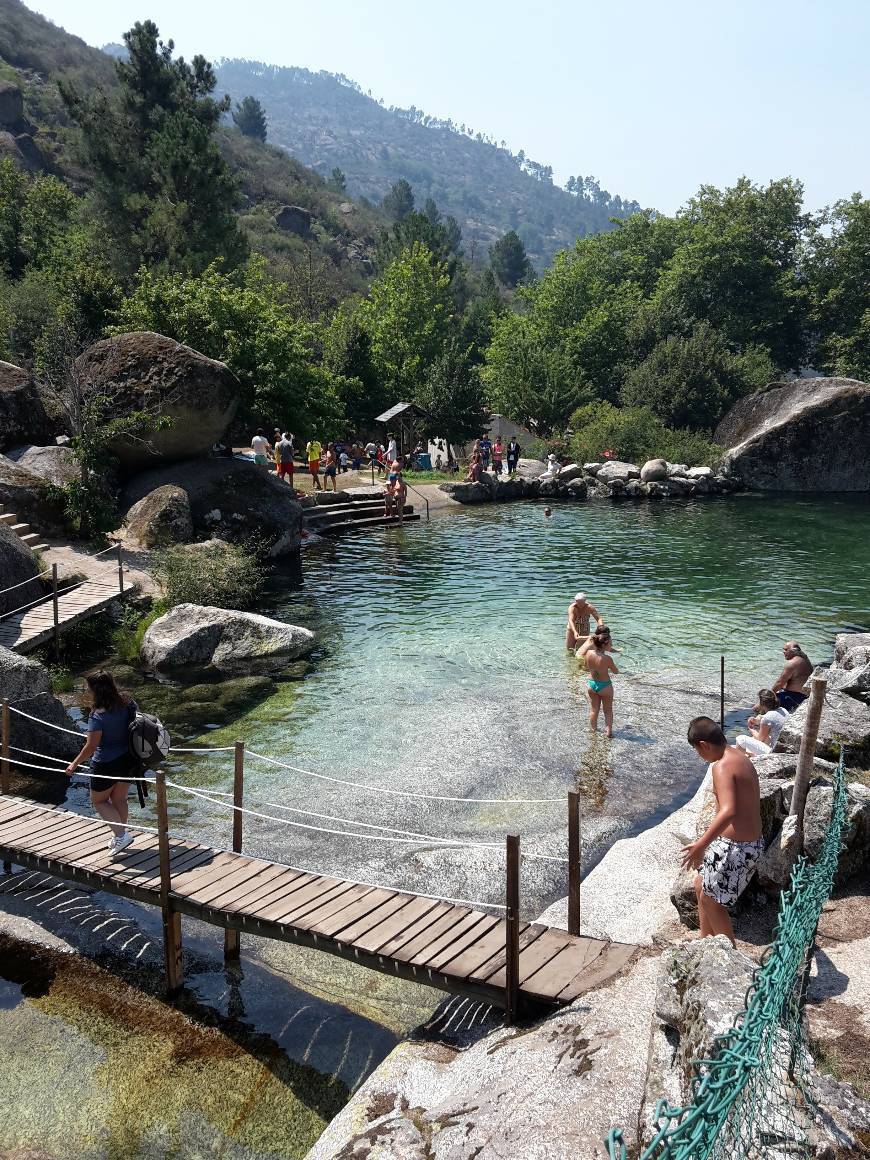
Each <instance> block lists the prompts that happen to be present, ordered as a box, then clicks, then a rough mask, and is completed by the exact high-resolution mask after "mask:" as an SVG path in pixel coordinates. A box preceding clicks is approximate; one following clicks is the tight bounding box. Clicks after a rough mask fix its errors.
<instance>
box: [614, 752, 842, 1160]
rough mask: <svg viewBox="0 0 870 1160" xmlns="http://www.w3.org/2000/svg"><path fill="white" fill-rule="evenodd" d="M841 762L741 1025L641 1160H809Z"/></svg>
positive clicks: (668, 1115) (621, 1159) (660, 1126)
mask: <svg viewBox="0 0 870 1160" xmlns="http://www.w3.org/2000/svg"><path fill="white" fill-rule="evenodd" d="M845 816H846V785H845V775H844V767H843V755H842V752H841V754H840V761H839V765H838V767H837V770H836V773H835V778H834V789H833V798H832V807H831V820H830V824H829V826H828V830H827V833H826V835H825V839H824V842H823V844H822V848H821V851H820V854H819V857H818V858H817V859H816V861H815V862H814V863H811V862H809V861H808V860H807V859H806V858H805V857H803V856H802V857H801V858H800V859H799V860H798V861H797V863H796V864H795V867H794V870H793V872H792V876H791V882H790V884H789V887H788V889H787V890H785V891H784V892H783V894H782V896H781V899H780V908H779V917H778V919H777V923H776V927H775V929H774V939H773V943H772V945H771V946H770V947H769V948H768V949H767V951H766V952H765V955H764V958H763V960H762V965H761V966H760V967H759V968H758V969H757V970H756V972H755V974H754V976H753V981H752V983H751V985H750V987H749V990H748V992H747V996H746V1006H745V1008H744V1010H743V1011H742V1012H741V1014H740V1015H738V1016H737V1018H736V1019H735V1022H734V1026H733V1027H732V1028H731V1030H730V1031H728V1032H726V1034H725V1035H722V1036H718V1037H717V1039H716V1040H715V1042H714V1047H713V1050H712V1053H711V1058H710V1059H699V1060H696V1061H695V1062H694V1075H693V1077H692V1083H691V1102H690V1103H688V1104H686V1105H685V1106H683V1107H673V1106H671V1105H670V1104H669V1103H668V1102H667V1100H665V1099H661V1100H659V1101H658V1103H657V1105H656V1109H655V1117H654V1118H655V1128H654V1135H653V1137H652V1139H651V1141H650V1142H649V1144H648V1145H647V1146H646V1147H645V1148H644V1149H643V1151H642V1152H640V1154H639V1157H638V1160H665V1158H666V1160H707V1158H708V1157H710V1158H713V1160H733V1158H734V1157H741V1158H742V1157H758V1158H759V1160H760V1158H761V1157H763V1156H777V1157H786V1156H788V1157H807V1158H808V1157H810V1156H815V1155H817V1154H820V1153H817V1151H816V1143H815V1141H814V1139H813V1137H814V1129H815V1125H816V1123H817V1122H818V1118H819V1107H818V1101H817V1099H816V1096H815V1093H814V1090H813V1075H814V1069H813V1063H812V1057H811V1055H810V1051H809V1047H808V1045H807V1039H806V1028H805V1021H804V1012H803V1006H804V1001H805V998H806V987H807V983H808V981H809V970H810V966H811V962H812V953H813V944H814V942H815V936H816V928H817V926H818V922H819V917H820V915H821V913H822V907H823V906H824V905H825V903H826V902H827V900H828V898H829V897H830V894H831V890H832V889H833V884H834V877H835V875H836V872H837V863H838V860H839V854H840V849H841V846H842V842H843V825H844V819H845ZM605 1142H606V1145H607V1149H608V1154H609V1156H610V1160H626V1157H627V1152H626V1146H625V1142H624V1140H623V1134H622V1131H621V1130H620V1129H618V1128H616V1129H614V1130H613V1131H612V1132H611V1133H610V1135H609V1136H608V1137H607V1140H606V1141H605Z"/></svg>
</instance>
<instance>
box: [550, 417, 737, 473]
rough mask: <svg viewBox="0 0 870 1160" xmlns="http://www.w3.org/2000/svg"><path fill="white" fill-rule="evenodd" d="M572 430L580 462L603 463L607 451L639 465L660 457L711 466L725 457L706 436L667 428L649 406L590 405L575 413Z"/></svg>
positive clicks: (618, 457)
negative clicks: (611, 451)
mask: <svg viewBox="0 0 870 1160" xmlns="http://www.w3.org/2000/svg"><path fill="white" fill-rule="evenodd" d="M571 427H572V428H573V430H574V431H575V432H576V434H575V435H574V438H573V439H572V441H571V451H572V455H573V457H574V458H575V459H576V460H577V462H578V463H585V462H588V461H590V460H594V461H600V460H601V459H602V458H603V456H604V452H605V450H606V449H608V448H610V449H612V450H613V451H614V452H615V458H617V459H622V460H626V461H627V462H629V463H637V464H643V463H645V462H646V460H648V459H658V458H661V459H667V460H669V461H670V462H672V463H687V464H688V465H689V466H690V467H693V466H698V465H703V464H706V465H710V466H712V465H713V464H714V463H716V462H717V461H718V459H719V458H720V457H721V455H722V448H721V447H719V446H717V444H715V443H712V442H711V441H710V439H709V438H708V437H707V436H706V435H705V434H702V433H699V432H697V431H685V430H680V429H677V430H675V429H673V428H671V427H666V426H665V425H664V423H662V421H661V420H660V419H657V418H656V416H655V415H654V414H653V412H652V411H651V410H650V409H649V408H648V407H621V408H620V407H614V406H612V404H610V403H590V404H589V405H588V406H586V407H581V408H580V409H579V410H577V411H575V412H574V414H573V415H572V416H571Z"/></svg>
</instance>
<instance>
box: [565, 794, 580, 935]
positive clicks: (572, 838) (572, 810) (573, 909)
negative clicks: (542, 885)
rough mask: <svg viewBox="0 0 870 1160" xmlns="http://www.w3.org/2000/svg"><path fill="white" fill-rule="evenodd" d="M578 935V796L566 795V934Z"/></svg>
mask: <svg viewBox="0 0 870 1160" xmlns="http://www.w3.org/2000/svg"><path fill="white" fill-rule="evenodd" d="M579 933H580V794H579V793H577V792H576V790H571V792H570V793H569V794H568V934H573V935H579Z"/></svg>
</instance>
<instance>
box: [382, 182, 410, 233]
mask: <svg viewBox="0 0 870 1160" xmlns="http://www.w3.org/2000/svg"><path fill="white" fill-rule="evenodd" d="M381 205H382V206H383V208H384V210H385V211H386V212H387V213H388V214H389V215H390V216H391V217H394V218H395V219H396V221H397V222H400V221H401V220H402V218H405V217H407V216H408V214H409V213H413V212H414V191H413V189H411V186H410V183H409V182H407V181H406V180H405V179H404V177H402V178H401V179H400V180H399V181H397V182H396V183H395V184H394V185H393V186H392V188H391V189H390V192H389V193H388V194H387V195H386V197H385V198H384V200H383V201H382V202H381Z"/></svg>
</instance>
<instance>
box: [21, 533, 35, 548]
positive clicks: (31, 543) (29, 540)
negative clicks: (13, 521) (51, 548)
mask: <svg viewBox="0 0 870 1160" xmlns="http://www.w3.org/2000/svg"><path fill="white" fill-rule="evenodd" d="M18 538H19V540H21V542H22V544H27V546H28V547H29V548H35V547H36V545H37V543H38V542H39V532H28V533H27V535H26V536H19V537H18Z"/></svg>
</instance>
